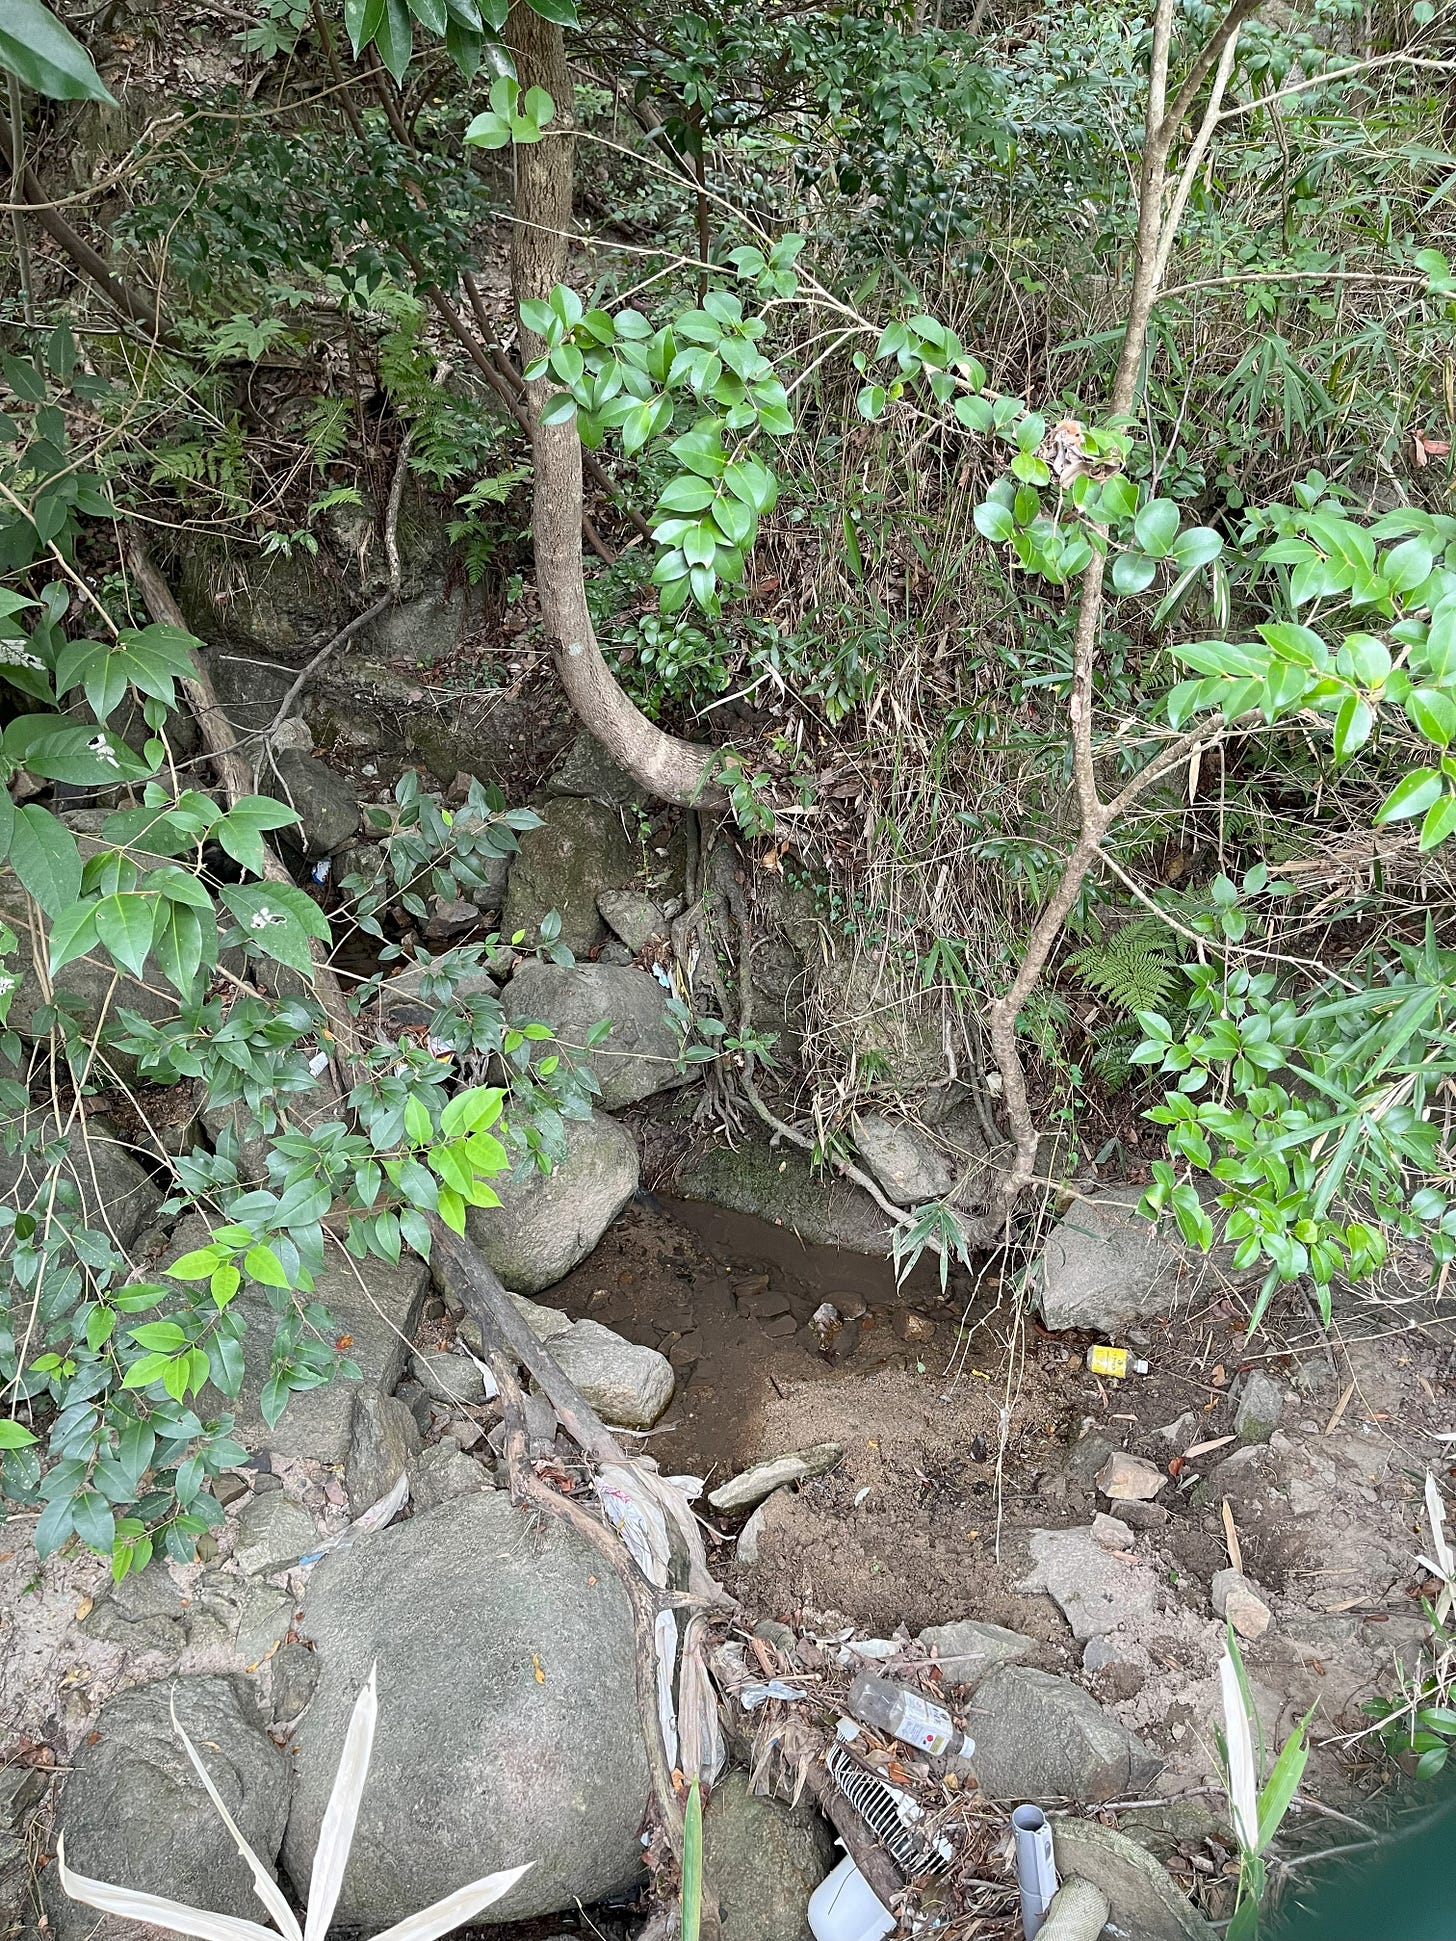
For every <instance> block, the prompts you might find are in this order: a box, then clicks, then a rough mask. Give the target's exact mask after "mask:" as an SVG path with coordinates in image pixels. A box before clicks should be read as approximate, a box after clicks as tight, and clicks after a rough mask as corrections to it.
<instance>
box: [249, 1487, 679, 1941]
mask: <svg viewBox="0 0 1456 1941" xmlns="http://www.w3.org/2000/svg"><path fill="white" fill-rule="evenodd" d="M302 1628H303V1629H304V1631H305V1632H307V1634H308V1635H309V1636H310V1637H311V1638H312V1639H313V1641H314V1644H315V1646H316V1649H317V1654H318V1659H319V1664H320V1667H321V1675H320V1679H319V1685H318V1690H317V1692H316V1693H315V1695H314V1699H313V1703H312V1704H311V1705H310V1707H309V1710H308V1712H307V1713H306V1715H305V1717H304V1720H303V1723H302V1725H301V1726H300V1727H299V1729H298V1733H297V1740H298V1746H299V1753H298V1766H297V1777H296V1782H295V1788H294V1797H293V1811H292V1814H291V1817H290V1819H289V1822H288V1832H287V1837H286V1840H285V1842H284V1850H283V1857H284V1864H285V1865H286V1867H287V1869H288V1872H289V1874H290V1876H291V1877H292V1879H293V1882H294V1884H295V1886H296V1887H297V1888H298V1890H299V1892H300V1893H302V1892H303V1891H304V1890H305V1889H306V1887H307V1884H308V1877H309V1871H310V1868H311V1867H312V1864H313V1856H314V1850H315V1848H316V1846H317V1843H318V1836H319V1826H320V1822H321V1820H322V1817H323V1810H324V1803H325V1801H326V1800H327V1798H328V1794H329V1789H330V1787H331V1786H332V1784H333V1779H334V1771H335V1768H336V1766H337V1764H338V1758H339V1747H340V1745H341V1744H342V1743H343V1737H344V1729H345V1726H346V1724H347V1722H348V1717H349V1713H350V1710H351V1708H352V1706H353V1703H354V1699H355V1697H356V1695H357V1693H358V1691H359V1689H360V1687H361V1686H362V1685H363V1683H364V1681H365V1679H366V1678H367V1677H368V1675H369V1667H370V1665H371V1664H374V1663H376V1662H377V1665H378V1680H379V1724H378V1729H377V1731H376V1734H375V1739H374V1757H373V1760H372V1763H371V1766H370V1771H369V1779H368V1783H367V1784H366V1786H365V1788H364V1797H363V1802H362V1806H361V1810H360V1816H359V1826H358V1833H357V1836H356V1839H355V1842H354V1851H353V1857H352V1859H351V1861H350V1864H349V1871H348V1874H347V1875H346V1877H345V1880H344V1890H343V1896H342V1899H341V1901H340V1904H339V1909H338V1913H337V1916H336V1919H337V1924H338V1926H339V1927H340V1928H349V1927H358V1928H361V1929H363V1930H364V1931H365V1932H366V1933H369V1932H373V1931H376V1930H378V1929H379V1928H380V1927H382V1926H384V1925H385V1924H387V1923H389V1922H393V1921H396V1920H400V1919H402V1918H403V1917H404V1916H405V1915H406V1914H410V1913H413V1912H415V1911H416V1910H417V1909H418V1908H421V1907H423V1906H425V1905H426V1904H427V1903H428V1902H430V1901H432V1900H435V1899H437V1898H438V1897H439V1896H441V1895H443V1894H446V1893H449V1892H450V1891H451V1890H452V1889H454V1888H457V1887H461V1886H463V1885H464V1884H465V1883H466V1882H467V1881H469V1880H474V1879H475V1878H476V1877H477V1876H479V1875H481V1874H485V1873H489V1872H491V1871H492V1870H493V1869H495V1868H500V1867H512V1866H519V1865H521V1864H522V1863H523V1862H526V1861H531V1862H532V1863H533V1865H532V1867H531V1870H530V1872H529V1873H527V1874H526V1875H525V1877H524V1878H523V1879H522V1880H521V1882H520V1883H519V1884H518V1885H517V1886H516V1887H514V1888H513V1889H512V1890H511V1892H510V1893H509V1894H508V1895H506V1896H505V1898H504V1899H502V1900H500V1901H497V1902H496V1904H495V1905H494V1906H493V1907H491V1908H489V1909H488V1910H486V1912H485V1914H484V1915H483V1916H480V1917H478V1918H479V1919H481V1920H483V1921H484V1922H485V1923H486V1924H494V1923H496V1922H504V1921H519V1920H529V1919H531V1918H533V1917H535V1916H538V1915H543V1914H549V1913H552V1912H554V1911H555V1910H557V1909H559V1908H562V1907H569V1906H571V1905H572V1904H573V1903H574V1902H575V1901H577V1900H581V1901H584V1902H591V1901H595V1900H598V1899H600V1898H601V1897H602V1896H603V1895H605V1894H609V1893H612V1892H615V1891H616V1890H618V1889H619V1888H622V1887H625V1886H626V1885H627V1884H628V1883H630V1882H631V1881H632V1880H633V1879H635V1878H636V1876H637V1874H638V1873H639V1871H640V1868H641V1855H642V1849H641V1845H640V1843H639V1840H638V1833H639V1830H640V1828H641V1825H642V1819H643V1815H644V1813H645V1811H646V1807H647V1797H648V1778H647V1762H646V1756H645V1754H644V1752H643V1749H642V1729H641V1722H640V1719H639V1717H638V1713H637V1700H636V1687H635V1682H634V1673H633V1633H632V1619H631V1614H630V1611H629V1609H628V1606H627V1600H626V1597H625V1594H624V1593H623V1591H622V1588H621V1586H620V1584H619V1583H618V1581H617V1578H616V1575H615V1573H614V1572H612V1571H610V1570H604V1569H603V1568H602V1565H601V1561H600V1559H599V1558H598V1557H597V1555H596V1553H595V1551H593V1550H591V1549H590V1548H588V1546H587V1545H586V1544H585V1543H583V1542H582V1541H581V1539H580V1538H578V1537H577V1536H575V1535H574V1534H573V1533H572V1532H571V1531H569V1530H567V1529H564V1528H563V1527H562V1526H561V1525H560V1524H559V1523H556V1522H554V1521H553V1522H551V1523H549V1524H545V1525H533V1524H532V1522H531V1521H530V1519H528V1518H527V1517H525V1516H523V1515H522V1514H521V1512H520V1511H518V1510H516V1509H514V1508H513V1507H512V1505H511V1503H510V1500H509V1498H508V1497H507V1496H506V1495H505V1494H504V1493H503V1492H500V1491H496V1490H484V1491H477V1492H475V1493H474V1494H472V1495H469V1496H461V1497H457V1498H455V1499H454V1500H453V1501H452V1502H449V1503H445V1504H442V1505H441V1506H440V1507H439V1508H438V1509H435V1510H430V1511H428V1512H426V1513H425V1514H424V1515H421V1516H416V1517H413V1518H411V1519H410V1521H408V1522H407V1523H402V1524H397V1525H395V1526H394V1527H393V1528H392V1529H388V1530H384V1531H381V1532H379V1534H377V1535H375V1536H371V1537H365V1538H362V1539H361V1540H360V1541H359V1542H357V1543H355V1544H354V1545H353V1546H352V1547H351V1548H350V1549H347V1550H341V1551H336V1552H334V1553H332V1554H331V1555H329V1556H327V1557H325V1558H324V1559H323V1560H322V1561H321V1562H320V1563H319V1564H318V1565H317V1566H316V1567H315V1569H314V1572H313V1577H312V1580H311V1582H310V1584H309V1588H308V1594H307V1599H306V1603H305V1607H304V1618H303V1626H302ZM538 1667H539V1671H540V1676H539V1677H538V1676H537V1668H538ZM462 1668H465V1669H462Z"/></svg>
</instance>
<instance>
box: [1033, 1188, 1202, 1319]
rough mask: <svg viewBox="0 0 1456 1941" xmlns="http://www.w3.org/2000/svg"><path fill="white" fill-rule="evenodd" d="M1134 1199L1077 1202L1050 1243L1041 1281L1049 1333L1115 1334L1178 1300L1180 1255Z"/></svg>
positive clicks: (1040, 1263)
mask: <svg viewBox="0 0 1456 1941" xmlns="http://www.w3.org/2000/svg"><path fill="white" fill-rule="evenodd" d="M1136 1205H1137V1201H1136V1198H1134V1197H1129V1196H1128V1195H1126V1194H1123V1195H1121V1196H1118V1197H1114V1196H1113V1195H1111V1194H1108V1195H1099V1196H1096V1197H1092V1198H1088V1199H1081V1200H1077V1201H1075V1202H1074V1203H1073V1205H1072V1207H1071V1210H1070V1211H1069V1212H1067V1213H1066V1214H1064V1215H1063V1217H1062V1218H1061V1219H1060V1220H1059V1221H1058V1222H1057V1224H1056V1226H1054V1227H1053V1228H1052V1230H1051V1233H1050V1234H1049V1235H1048V1236H1047V1242H1046V1245H1045V1246H1044V1247H1043V1249H1042V1252H1041V1258H1040V1260H1039V1261H1038V1262H1037V1265H1036V1269H1035V1273H1036V1281H1037V1288H1038V1294H1039V1299H1040V1302H1041V1313H1042V1319H1043V1321H1045V1323H1046V1325H1047V1326H1048V1327H1049V1328H1053V1329H1060V1328H1094V1329H1096V1330H1098V1331H1099V1332H1100V1333H1103V1334H1113V1333H1116V1332H1117V1330H1118V1329H1120V1328H1122V1327H1125V1326H1126V1325H1127V1323H1128V1322H1130V1321H1136V1320H1139V1319H1140V1318H1142V1317H1143V1316H1145V1315H1149V1314H1158V1313H1162V1312H1165V1311H1166V1310H1167V1309H1168V1308H1170V1307H1171V1306H1172V1305H1173V1304H1174V1302H1175V1301H1176V1300H1177V1298H1178V1293H1179V1268H1180V1261H1179V1257H1178V1255H1177V1254H1176V1253H1175V1252H1174V1251H1173V1249H1172V1248H1171V1247H1170V1246H1169V1245H1168V1244H1167V1242H1166V1241H1164V1240H1163V1239H1162V1237H1161V1236H1160V1235H1159V1233H1158V1231H1157V1229H1156V1227H1154V1226H1153V1224H1152V1222H1151V1221H1150V1220H1144V1219H1143V1218H1142V1217H1141V1216H1140V1215H1139V1214H1138V1213H1137V1211H1136Z"/></svg>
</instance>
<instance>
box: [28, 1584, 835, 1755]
mask: <svg viewBox="0 0 1456 1941" xmlns="http://www.w3.org/2000/svg"><path fill="white" fill-rule="evenodd" d="M753 1635H754V1637H755V1638H762V1639H763V1641H764V1643H765V1644H771V1645H773V1646H774V1647H775V1648H776V1649H777V1650H779V1651H782V1652H785V1653H791V1652H792V1651H793V1649H794V1647H795V1645H797V1644H798V1642H799V1634H798V1632H797V1631H795V1630H794V1628H793V1627H792V1625H788V1624H781V1623H780V1622H779V1620H778V1619H777V1618H760V1619H759V1621H758V1623H757V1624H755V1625H754V1627H753ZM42 1790H44V1789H42Z"/></svg>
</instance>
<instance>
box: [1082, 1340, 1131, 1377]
mask: <svg viewBox="0 0 1456 1941" xmlns="http://www.w3.org/2000/svg"><path fill="white" fill-rule="evenodd" d="M1087 1366H1088V1367H1089V1368H1090V1369H1091V1370H1092V1373H1093V1374H1094V1375H1110V1376H1112V1377H1114V1378H1120V1377H1122V1376H1123V1375H1125V1374H1126V1373H1127V1350H1126V1348H1109V1347H1106V1346H1102V1345H1099V1346H1098V1347H1096V1348H1089V1349H1088V1350H1087Z"/></svg>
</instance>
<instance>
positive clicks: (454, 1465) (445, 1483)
mask: <svg viewBox="0 0 1456 1941" xmlns="http://www.w3.org/2000/svg"><path fill="white" fill-rule="evenodd" d="M409 1479H410V1501H411V1502H412V1503H413V1504H414V1507H415V1509H416V1510H417V1511H423V1510H433V1509H438V1508H439V1506H440V1504H441V1503H448V1502H449V1501H450V1499H451V1498H452V1497H454V1496H468V1495H469V1494H470V1492H471V1491H472V1490H478V1489H489V1488H491V1486H492V1485H491V1479H490V1476H489V1474H488V1473H487V1471H486V1470H485V1469H484V1468H483V1467H482V1466H481V1464H480V1463H478V1462H476V1460H475V1458H474V1457H473V1456H467V1455H466V1453H465V1451H464V1450H463V1449H462V1448H460V1447H459V1445H458V1444H457V1443H454V1442H441V1443H438V1444H436V1446H435V1447H434V1448H433V1449H427V1450H426V1451H425V1453H424V1454H423V1455H422V1456H420V1457H418V1458H417V1459H416V1460H415V1461H414V1462H413V1463H411V1464H410V1471H409Z"/></svg>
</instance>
